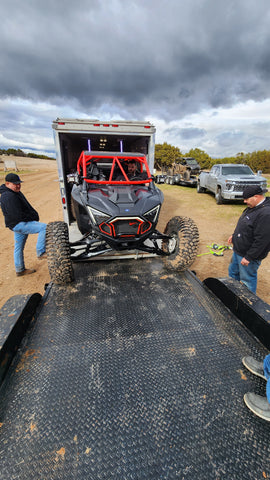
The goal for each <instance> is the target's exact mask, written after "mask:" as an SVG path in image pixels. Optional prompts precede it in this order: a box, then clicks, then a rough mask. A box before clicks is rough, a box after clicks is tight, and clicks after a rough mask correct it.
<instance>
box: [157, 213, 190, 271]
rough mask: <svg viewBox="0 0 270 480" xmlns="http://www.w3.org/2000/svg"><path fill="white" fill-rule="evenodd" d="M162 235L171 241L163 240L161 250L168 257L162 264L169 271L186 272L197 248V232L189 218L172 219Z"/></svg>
mask: <svg viewBox="0 0 270 480" xmlns="http://www.w3.org/2000/svg"><path fill="white" fill-rule="evenodd" d="M164 233H165V234H166V235H171V236H172V239H170V240H163V242H162V248H163V251H164V252H166V253H170V255H168V256H166V257H164V262H165V265H166V266H167V268H169V269H170V270H178V271H184V270H187V269H188V268H189V267H190V266H191V265H192V263H193V262H194V260H195V258H196V255H197V253H198V247H199V230H198V227H197V225H196V223H195V222H194V220H192V219H191V218H188V217H173V218H171V220H169V222H168V223H167V225H166V228H165V231H164Z"/></svg>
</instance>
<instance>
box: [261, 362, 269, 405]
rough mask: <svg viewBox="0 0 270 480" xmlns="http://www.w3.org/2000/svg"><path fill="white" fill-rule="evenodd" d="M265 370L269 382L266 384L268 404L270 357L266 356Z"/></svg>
mask: <svg viewBox="0 0 270 480" xmlns="http://www.w3.org/2000/svg"><path fill="white" fill-rule="evenodd" d="M263 370H264V375H265V377H266V380H267V384H266V397H267V400H268V402H269V403H270V355H266V357H265V359H264V361H263Z"/></svg>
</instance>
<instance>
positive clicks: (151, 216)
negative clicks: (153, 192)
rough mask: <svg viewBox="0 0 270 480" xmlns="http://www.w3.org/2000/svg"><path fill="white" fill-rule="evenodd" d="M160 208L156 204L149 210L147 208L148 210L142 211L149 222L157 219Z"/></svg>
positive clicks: (154, 221)
mask: <svg viewBox="0 0 270 480" xmlns="http://www.w3.org/2000/svg"><path fill="white" fill-rule="evenodd" d="M159 210H160V205H157V206H156V207H154V208H152V209H151V210H148V212H146V213H144V215H143V216H144V217H145V218H146V219H147V220H148V221H149V222H151V223H156V221H157V219H158V214H159Z"/></svg>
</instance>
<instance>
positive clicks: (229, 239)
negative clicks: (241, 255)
mask: <svg viewBox="0 0 270 480" xmlns="http://www.w3.org/2000/svg"><path fill="white" fill-rule="evenodd" d="M228 243H229V244H231V243H232V235H231V236H230V237H229V238H228Z"/></svg>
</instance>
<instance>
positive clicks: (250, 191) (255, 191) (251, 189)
mask: <svg viewBox="0 0 270 480" xmlns="http://www.w3.org/2000/svg"><path fill="white" fill-rule="evenodd" d="M266 192H267V189H266V188H264V189H262V187H260V186H259V185H247V186H246V187H245V188H244V191H243V198H244V199H245V200H246V199H247V198H250V197H253V196H254V195H263V194H264V193H266Z"/></svg>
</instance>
